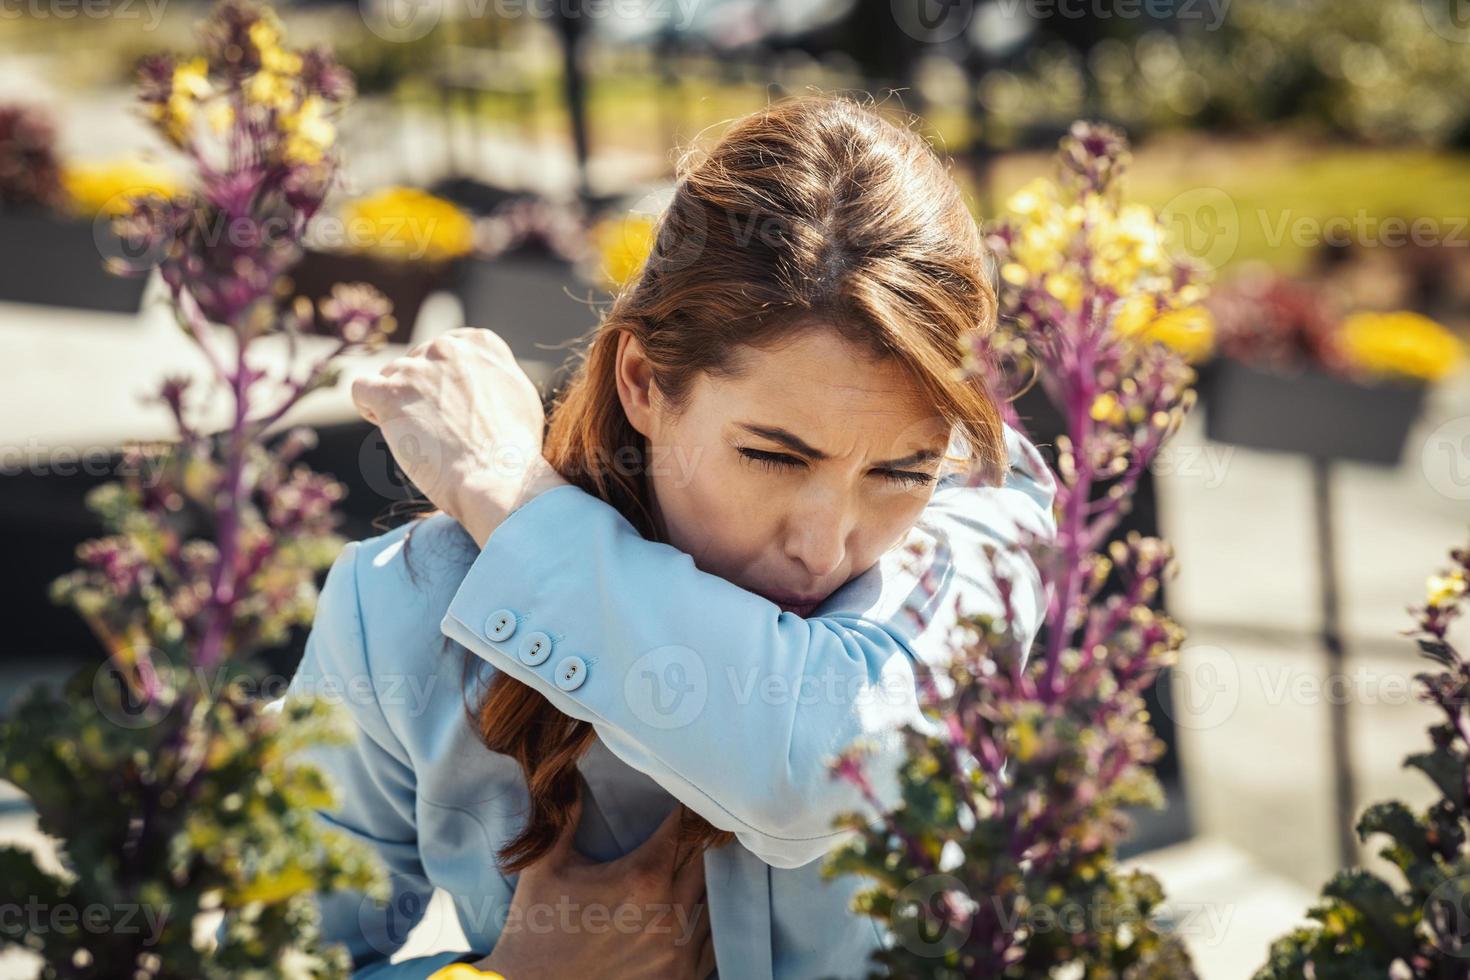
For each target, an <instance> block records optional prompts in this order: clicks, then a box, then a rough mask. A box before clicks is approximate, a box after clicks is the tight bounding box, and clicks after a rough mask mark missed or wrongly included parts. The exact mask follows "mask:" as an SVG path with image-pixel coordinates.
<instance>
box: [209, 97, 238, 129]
mask: <svg viewBox="0 0 1470 980" xmlns="http://www.w3.org/2000/svg"><path fill="white" fill-rule="evenodd" d="M204 118H205V120H206V121H208V123H209V128H210V129H212V130H214V131H215V132H216V133H223V132H224V131H225V130H227V129H229V128H230V127H231V126H233V125H234V124H235V107H234V106H232V105H230V104H229V103H228V102H216V103H215V104H214V105H212V106H210V107H209V108H208V109H206V110H205V112H204Z"/></svg>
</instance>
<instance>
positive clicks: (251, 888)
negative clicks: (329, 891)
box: [235, 864, 316, 905]
mask: <svg viewBox="0 0 1470 980" xmlns="http://www.w3.org/2000/svg"><path fill="white" fill-rule="evenodd" d="M315 884H316V879H315V878H314V877H313V876H312V875H311V873H310V872H308V871H307V870H306V869H305V868H303V867H301V866H300V865H297V864H292V865H289V866H287V867H285V868H282V869H281V870H280V871H277V872H275V873H274V874H261V875H256V876H255V877H253V878H252V879H251V880H250V883H249V884H247V885H246V886H245V887H244V888H242V889H241V890H240V891H239V893H238V894H236V895H235V901H236V902H238V903H241V904H244V903H248V902H264V903H265V904H267V905H273V904H275V903H276V902H281V901H285V900H286V899H288V898H290V897H291V896H293V895H297V894H300V893H301V892H304V891H309V890H310V889H311V888H312V887H313V886H314V885H315Z"/></svg>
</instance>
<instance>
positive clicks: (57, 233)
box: [0, 211, 148, 313]
mask: <svg viewBox="0 0 1470 980" xmlns="http://www.w3.org/2000/svg"><path fill="white" fill-rule="evenodd" d="M104 252H105V253H106V255H110V256H118V257H125V255H126V252H125V250H124V248H123V246H122V243H121V242H120V241H119V240H118V238H117V236H115V235H113V233H112V231H111V229H110V228H109V227H108V225H107V223H106V222H105V221H98V222H93V221H91V220H83V219H80V218H71V217H67V216H64V215H55V214H51V213H49V212H32V211H22V212H7V213H4V214H0V301H5V302H9V303H40V304H44V305H46V306H67V307H72V308H74V309H84V310H102V311H105V312H108V313H137V312H138V310H139V309H140V308H141V307H142V305H143V290H144V288H145V287H146V286H147V285H148V277H147V276H146V275H136V276H115V275H113V274H112V273H110V272H107V271H106V270H105V269H103V267H102V260H103V258H104V257H106V256H105V255H104Z"/></svg>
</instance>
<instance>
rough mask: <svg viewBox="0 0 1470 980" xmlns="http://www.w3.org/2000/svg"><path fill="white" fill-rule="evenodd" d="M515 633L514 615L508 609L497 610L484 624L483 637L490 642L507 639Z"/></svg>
mask: <svg viewBox="0 0 1470 980" xmlns="http://www.w3.org/2000/svg"><path fill="white" fill-rule="evenodd" d="M515 631H516V614H515V613H513V612H511V611H510V610H509V609H497V610H495V611H494V612H493V613H491V614H490V619H489V620H488V621H487V622H486V623H485V635H486V636H488V637H490V639H492V640H504V639H508V638H509V637H510V635H511V634H512V633H514V632H515Z"/></svg>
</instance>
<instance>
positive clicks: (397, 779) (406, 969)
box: [285, 543, 481, 980]
mask: <svg viewBox="0 0 1470 980" xmlns="http://www.w3.org/2000/svg"><path fill="white" fill-rule="evenodd" d="M357 548H358V546H357V545H356V544H355V543H353V544H349V545H348V546H347V547H346V549H345V550H344V551H343V552H342V554H341V555H340V556H339V557H338V558H337V560H336V562H335V563H334V564H333V565H332V567H331V569H330V570H329V571H328V573H327V579H326V583H325V585H324V586H323V588H322V592H321V597H320V599H319V601H318V604H317V612H316V619H315V621H314V623H313V626H312V629H311V632H310V634H309V635H308V637H307V641H306V651H305V653H304V655H303V657H302V660H301V664H300V666H299V667H298V668H297V671H296V674H295V675H294V676H293V677H292V679H291V683H290V685H289V686H288V687H287V691H286V695H285V696H286V697H292V696H298V695H304V694H313V695H316V696H318V697H321V698H323V699H324V700H328V701H331V702H332V703H334V704H336V705H339V706H340V707H339V710H344V711H346V712H347V714H348V716H349V717H350V718H351V721H352V725H353V727H354V728H355V730H356V732H355V734H356V737H355V739H354V740H353V741H352V743H350V744H348V745H315V746H312V747H310V748H309V749H307V750H305V752H304V753H303V757H305V758H306V759H307V760H308V761H310V762H313V763H315V764H316V765H317V766H319V767H320V768H321V769H322V770H323V771H324V772H325V774H326V775H327V776H328V778H329V779H330V781H331V783H332V785H333V789H334V790H335V792H336V794H337V807H336V809H334V810H332V811H326V810H317V811H315V812H316V815H317V817H318V818H319V819H321V820H323V821H325V822H326V823H327V824H329V825H330V826H332V827H333V828H335V829H337V830H339V831H342V832H344V833H347V834H349V835H351V836H353V837H355V838H357V839H359V840H362V841H366V842H367V843H368V844H370V845H371V846H372V847H373V848H374V849H375V850H376V851H377V852H378V854H379V855H380V857H381V858H382V860H383V863H384V865H385V866H386V869H387V871H388V873H389V876H390V884H391V889H392V894H391V898H390V900H389V901H388V902H387V904H386V905H384V904H381V903H379V902H378V901H376V900H374V899H371V898H369V897H367V896H366V895H364V894H363V893H361V892H357V891H342V892H333V893H330V894H327V895H318V896H316V901H317V905H318V908H319V909H320V911H321V916H322V939H323V940H324V941H325V942H328V943H342V944H344V945H345V946H346V947H347V950H348V952H349V953H350V954H351V956H352V963H353V973H352V976H353V978H355V980H365V978H373V980H424V978H426V977H428V976H429V975H430V974H431V973H433V972H434V971H435V970H437V969H439V968H440V967H443V966H445V965H447V964H449V963H456V962H462V961H465V960H473V959H478V958H479V956H480V955H481V954H469V953H463V952H450V953H440V954H437V955H433V956H421V957H412V958H408V959H404V960H401V961H400V962H398V963H392V962H390V957H391V956H392V955H393V953H394V952H396V951H397V950H398V949H399V948H400V947H401V946H402V945H403V944H404V941H405V940H406V939H407V938H408V934H409V932H410V930H412V929H413V927H414V926H415V925H416V924H417V923H418V922H419V921H420V920H421V919H422V918H423V914H424V911H425V909H426V908H427V907H428V904H429V899H430V898H431V897H432V894H433V886H432V885H431V884H430V883H429V881H428V880H427V878H426V877H425V875H424V869H423V866H422V864H420V861H419V849H418V834H417V830H416V827H415V823H414V800H415V780H414V772H413V768H412V766H411V765H410V763H409V759H408V754H407V753H406V752H405V751H404V749H403V746H402V745H401V744H400V743H399V741H398V739H397V738H396V737H395V736H394V734H393V732H392V731H391V729H390V728H389V726H388V721H387V718H386V717H385V716H384V714H383V711H382V708H381V706H380V704H379V702H378V699H377V696H376V693H375V691H376V688H375V685H374V683H373V674H372V670H371V667H370V665H369V664H368V662H367V657H366V652H365V646H364V643H363V630H362V617H361V612H360V608H359V605H358V594H357V576H356V561H357Z"/></svg>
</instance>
